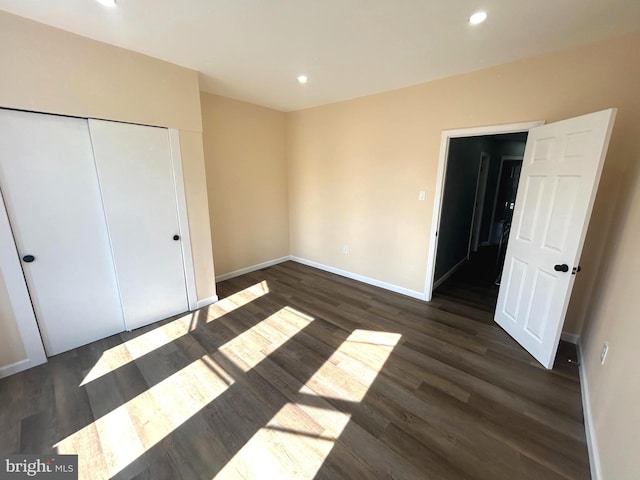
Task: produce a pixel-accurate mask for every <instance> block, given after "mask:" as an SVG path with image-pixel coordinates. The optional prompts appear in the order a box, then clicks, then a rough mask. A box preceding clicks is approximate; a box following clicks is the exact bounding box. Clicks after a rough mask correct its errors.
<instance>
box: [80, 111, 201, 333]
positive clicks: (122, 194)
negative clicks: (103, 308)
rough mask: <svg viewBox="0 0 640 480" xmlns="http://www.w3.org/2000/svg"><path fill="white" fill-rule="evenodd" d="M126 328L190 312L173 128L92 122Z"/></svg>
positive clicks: (94, 149) (90, 121)
mask: <svg viewBox="0 0 640 480" xmlns="http://www.w3.org/2000/svg"><path fill="white" fill-rule="evenodd" d="M89 129H90V132H91V141H92V143H93V151H94V157H95V162H96V167H97V171H98V178H99V182H100V187H101V191H102V199H103V203H104V210H105V214H106V217H107V224H108V228H109V236H110V239H111V248H112V252H113V259H114V263H115V267H116V272H117V278H118V286H119V290H120V297H121V301H122V309H123V311H124V319H125V324H126V328H127V329H128V330H132V329H134V328H138V327H141V326H144V325H147V324H149V323H152V322H155V321H158V320H161V319H164V318H167V317H170V316H172V315H176V314H179V313H183V312H185V311H187V310H188V309H189V308H188V300H187V289H186V282H185V272H184V263H183V256H182V239H181V238H180V229H179V223H178V207H177V200H176V186H175V179H174V173H173V164H172V161H173V160H172V157H171V146H170V143H169V142H170V140H169V132H168V130H167V129H166V128H156V127H147V126H142V125H132V124H128V123H116V122H107V121H102V120H93V119H90V120H89Z"/></svg>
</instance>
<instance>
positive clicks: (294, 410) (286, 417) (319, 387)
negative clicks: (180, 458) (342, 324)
mask: <svg viewBox="0 0 640 480" xmlns="http://www.w3.org/2000/svg"><path fill="white" fill-rule="evenodd" d="M279 313H280V312H279ZM287 320H288V321H286V322H281V323H279V324H278V327H280V328H283V329H286V328H287V326H286V325H289V327H291V326H293V325H292V324H291V323H289V322H290V321H296V319H295V318H291V317H288V319H287ZM400 339H401V335H400V334H396V333H389V332H373V331H368V330H356V331H354V332H353V333H352V335H351V336H350V337H349V338H348V339H347V340H345V341H344V342H343V343H342V345H341V346H340V347H339V348H338V349H337V350H336V351H335V352H334V354H333V355H331V357H330V358H329V359H328V360H327V361H326V362H324V364H323V365H322V366H321V367H320V368H319V369H318V370H317V371H316V372H315V373H314V375H313V376H312V377H311V378H310V379H309V381H308V382H306V384H305V385H304V386H302V387H301V389H300V391H299V397H300V401H299V402H296V403H294V402H290V403H287V404H286V405H285V406H284V407H283V408H282V409H281V410H280V411H279V412H278V413H277V414H276V415H275V416H274V417H273V418H272V419H271V420H270V421H269V422H268V423H267V425H265V426H264V427H263V428H261V429H260V430H259V431H258V432H256V434H255V435H254V436H253V437H252V438H251V439H250V440H249V441H248V442H247V443H246V444H245V445H244V446H243V447H242V448H241V449H240V450H239V451H238V452H237V453H236V454H235V455H234V457H233V458H232V459H231V460H230V461H229V462H228V463H227V464H226V465H225V467H224V468H223V469H222V470H221V471H220V472H219V473H218V475H216V476H215V477H214V478H215V479H235V478H243V479H255V480H259V479H263V478H265V472H269V475H270V478H296V479H301V480H302V479H308V480H312V479H313V478H314V477H315V476H316V474H317V472H318V470H319V469H320V467H321V466H322V464H323V462H324V461H325V459H326V458H327V456H328V455H329V454H330V452H331V450H332V448H333V447H334V444H335V442H336V441H338V439H339V437H340V434H341V433H342V431H343V430H344V428H345V427H346V426H347V424H348V423H349V420H350V418H351V413H350V412H349V411H344V410H345V408H344V406H345V405H350V404H352V405H353V406H354V407H355V406H356V405H357V404H358V403H359V402H360V401H362V399H363V398H364V396H365V395H366V393H367V391H368V389H369V388H370V386H371V384H372V383H373V382H374V381H375V378H376V376H377V374H378V372H379V371H380V370H381V369H382V368H383V366H384V364H385V362H386V360H387V358H388V357H389V355H390V354H391V352H392V351H393V348H394V346H395V345H397V343H398V342H399V341H400ZM355 349H358V350H359V351H361V352H363V353H362V356H363V357H364V358H366V359H367V363H366V364H365V363H362V362H359V361H358V360H355V359H352V358H351V357H350V356H349V354H350V353H352V352H353V351H354V350H355ZM347 366H348V367H349V371H347V370H346V367H347ZM358 372H360V373H358ZM361 372H365V373H361ZM303 397H305V398H304V401H303ZM332 399H335V400H337V401H339V403H340V405H341V409H340V410H338V409H337V408H336V407H335V406H334V405H332V404H331V400H332ZM309 400H312V401H309Z"/></svg>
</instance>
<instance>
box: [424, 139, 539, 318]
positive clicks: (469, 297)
mask: <svg viewBox="0 0 640 480" xmlns="http://www.w3.org/2000/svg"><path fill="white" fill-rule="evenodd" d="M527 136H528V132H517V133H506V134H497V135H482V136H475V137H459V138H453V139H451V140H450V142H449V150H448V156H447V157H448V158H447V168H446V172H445V182H444V188H443V195H442V209H441V214H440V228H439V233H438V245H437V249H436V261H435V272H434V279H433V280H434V282H433V285H434V295H436V296H437V297H438V299H440V300H445V301H447V300H450V301H452V302H455V303H456V304H458V305H469V306H473V307H475V309H477V310H480V311H482V312H483V313H486V314H487V315H479V316H478V318H477V319H478V320H482V321H486V322H488V323H492V322H493V313H494V311H495V306H496V302H497V300H498V288H499V285H500V278H501V276H502V269H503V266H504V260H505V252H506V245H507V242H508V241H509V233H510V231H511V220H512V217H513V209H514V206H515V201H516V193H517V191H518V181H519V179H520V171H521V169H522V157H523V155H524V149H525V146H526V141H527Z"/></svg>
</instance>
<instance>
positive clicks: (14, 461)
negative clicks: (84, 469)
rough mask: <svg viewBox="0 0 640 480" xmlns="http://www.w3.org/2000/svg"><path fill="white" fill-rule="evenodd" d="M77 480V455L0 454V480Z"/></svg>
mask: <svg viewBox="0 0 640 480" xmlns="http://www.w3.org/2000/svg"><path fill="white" fill-rule="evenodd" d="M20 478H46V479H49V480H78V456H77V455H19V454H18V455H0V480H14V479H16V480H17V479H20Z"/></svg>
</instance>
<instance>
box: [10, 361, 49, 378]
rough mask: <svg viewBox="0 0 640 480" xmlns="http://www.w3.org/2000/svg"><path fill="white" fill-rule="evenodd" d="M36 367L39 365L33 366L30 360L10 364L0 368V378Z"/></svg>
mask: <svg viewBox="0 0 640 480" xmlns="http://www.w3.org/2000/svg"><path fill="white" fill-rule="evenodd" d="M42 363H44V362H42ZM36 365H39V364H34V363H33V362H32V361H31V359H30V358H25V359H24V360H20V361H19V362H16V363H12V364H11V365H6V366H4V367H0V378H4V377H8V376H9V375H13V374H14V373H18V372H22V371H23V370H27V369H28V368H31V367H35V366H36Z"/></svg>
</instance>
